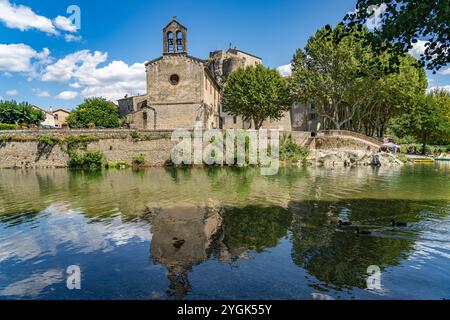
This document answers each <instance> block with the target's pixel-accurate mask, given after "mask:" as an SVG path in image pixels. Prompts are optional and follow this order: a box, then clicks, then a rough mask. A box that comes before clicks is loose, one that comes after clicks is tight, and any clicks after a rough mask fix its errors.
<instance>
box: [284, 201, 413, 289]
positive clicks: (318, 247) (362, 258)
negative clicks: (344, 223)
mask: <svg viewBox="0 0 450 320" xmlns="http://www.w3.org/2000/svg"><path fill="white" fill-rule="evenodd" d="M418 209H419V208H418V207H417V204H414V203H413V202H411V201H395V200H390V201H382V200H381V201H380V200H346V201H345V202H335V203H333V202H323V201H306V202H300V203H292V204H291V205H290V210H291V211H292V212H293V213H294V218H293V224H292V227H291V230H292V233H293V252H292V259H293V261H294V263H295V264H297V265H298V266H300V267H302V268H305V269H306V270H307V271H308V272H309V273H310V274H311V275H313V276H314V277H316V278H317V279H318V280H320V281H322V282H324V283H326V284H327V285H331V286H336V287H338V288H351V287H359V288H365V287H366V283H365V277H366V276H367V268H368V267H369V266H371V265H377V266H379V267H380V268H381V269H382V270H383V269H384V268H386V267H387V266H395V265H398V264H399V263H400V260H401V259H403V258H405V257H406V254H407V252H409V251H411V250H413V247H412V245H413V240H412V239H411V236H414V233H413V234H412V235H411V234H410V235H409V237H410V238H409V239H407V238H406V237H403V238H402V237H398V236H395V235H394V234H392V235H391V236H389V229H390V227H389V223H390V220H391V219H392V218H395V217H401V219H402V220H405V221H408V222H414V221H417V219H418V218H417V216H416V215H415V214H416V213H417V212H419V211H420V209H419V211H418ZM348 212H350V214H349V216H348V217H343V216H342V215H344V216H345V215H347V214H348ZM339 218H344V219H345V218H351V220H352V221H353V222H354V223H355V224H358V225H363V226H369V228H370V229H371V230H375V231H374V232H375V233H374V236H370V237H358V236H356V235H355V229H354V228H352V227H350V228H342V229H340V228H337V226H336V223H337V220H338V219H339ZM378 233H380V235H381V233H382V234H383V235H385V236H379V235H378Z"/></svg>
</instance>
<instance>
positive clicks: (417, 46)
mask: <svg viewBox="0 0 450 320" xmlns="http://www.w3.org/2000/svg"><path fill="white" fill-rule="evenodd" d="M425 44H427V41H424V40H418V41H417V42H416V43H414V44H413V47H412V49H411V50H409V53H410V54H411V55H412V56H413V57H414V58H416V59H419V58H420V56H421V55H423V54H424V53H425V49H426V48H425Z"/></svg>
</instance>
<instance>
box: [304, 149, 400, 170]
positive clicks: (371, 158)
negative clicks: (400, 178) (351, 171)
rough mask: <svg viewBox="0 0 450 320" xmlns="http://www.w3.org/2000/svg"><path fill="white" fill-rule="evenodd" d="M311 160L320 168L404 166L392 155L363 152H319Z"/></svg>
mask: <svg viewBox="0 0 450 320" xmlns="http://www.w3.org/2000/svg"><path fill="white" fill-rule="evenodd" d="M309 160H312V161H315V163H316V164H317V165H318V166H323V167H355V166H377V167H380V166H386V167H387V166H401V165H403V162H402V161H400V160H399V159H398V158H397V157H396V156H395V155H393V154H391V153H386V152H379V153H374V152H372V151H362V150H339V149H337V150H317V151H316V153H315V157H314V158H312V157H311V158H309Z"/></svg>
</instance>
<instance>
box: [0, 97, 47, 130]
mask: <svg viewBox="0 0 450 320" xmlns="http://www.w3.org/2000/svg"><path fill="white" fill-rule="evenodd" d="M44 120H45V114H44V112H42V111H41V110H39V109H35V108H33V107H32V106H31V105H30V104H28V103H27V102H21V103H17V102H16V101H14V100H12V101H0V123H4V124H15V125H30V124H33V125H38V124H39V123H41V122H42V121H44Z"/></svg>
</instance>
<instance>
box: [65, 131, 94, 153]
mask: <svg viewBox="0 0 450 320" xmlns="http://www.w3.org/2000/svg"><path fill="white" fill-rule="evenodd" d="M66 140H67V149H68V151H69V153H70V152H71V151H74V150H76V149H86V148H87V146H88V144H89V143H91V142H95V141H98V140H99V138H98V137H95V136H92V135H88V134H81V135H79V136H69V137H67V139H66Z"/></svg>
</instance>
